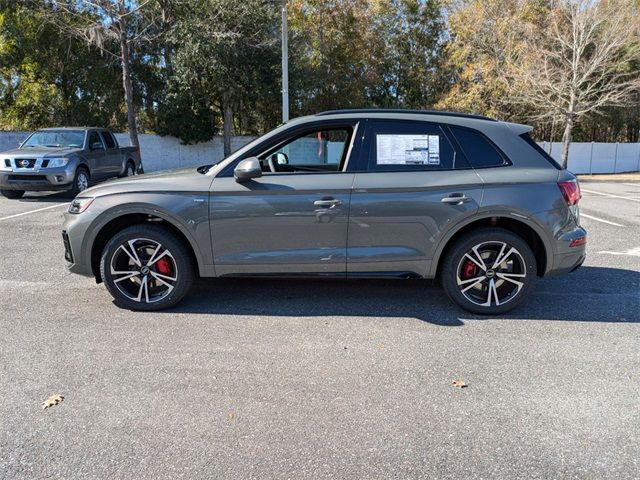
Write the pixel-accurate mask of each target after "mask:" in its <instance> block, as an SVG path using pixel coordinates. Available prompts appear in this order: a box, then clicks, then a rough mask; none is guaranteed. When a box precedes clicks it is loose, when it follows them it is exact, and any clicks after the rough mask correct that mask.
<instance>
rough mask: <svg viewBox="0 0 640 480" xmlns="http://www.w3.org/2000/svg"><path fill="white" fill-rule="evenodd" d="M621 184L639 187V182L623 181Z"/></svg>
mask: <svg viewBox="0 0 640 480" xmlns="http://www.w3.org/2000/svg"><path fill="white" fill-rule="evenodd" d="M623 185H629V186H630V187H640V183H623Z"/></svg>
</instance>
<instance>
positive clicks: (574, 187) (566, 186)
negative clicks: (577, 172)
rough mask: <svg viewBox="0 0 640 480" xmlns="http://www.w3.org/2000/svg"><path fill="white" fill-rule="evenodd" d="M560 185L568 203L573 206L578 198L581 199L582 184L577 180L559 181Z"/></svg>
mask: <svg viewBox="0 0 640 480" xmlns="http://www.w3.org/2000/svg"><path fill="white" fill-rule="evenodd" d="M558 187H559V188H560V191H561V192H562V196H563V197H564V199H565V200H566V202H567V205H569V206H571V205H575V204H576V203H578V200H580V185H579V184H578V182H577V180H571V181H569V182H558Z"/></svg>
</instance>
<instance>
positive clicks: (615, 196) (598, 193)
mask: <svg viewBox="0 0 640 480" xmlns="http://www.w3.org/2000/svg"><path fill="white" fill-rule="evenodd" d="M581 190H582V191H583V192H587V193H595V194H596V195H602V196H604V197H611V198H622V199H623V200H631V201H632V202H638V203H640V199H638V198H630V197H623V196H621V195H614V194H613V193H602V192H595V191H593V190H587V189H586V188H582V189H581Z"/></svg>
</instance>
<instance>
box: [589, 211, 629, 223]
mask: <svg viewBox="0 0 640 480" xmlns="http://www.w3.org/2000/svg"><path fill="white" fill-rule="evenodd" d="M580 216H581V217H585V218H589V219H591V220H595V221H596V222H602V223H608V224H609V225H613V226H614V227H624V225H620V224H619V223H616V222H610V221H609V220H605V219H604V218H598V217H594V216H592V215H587V214H586V213H584V212H580Z"/></svg>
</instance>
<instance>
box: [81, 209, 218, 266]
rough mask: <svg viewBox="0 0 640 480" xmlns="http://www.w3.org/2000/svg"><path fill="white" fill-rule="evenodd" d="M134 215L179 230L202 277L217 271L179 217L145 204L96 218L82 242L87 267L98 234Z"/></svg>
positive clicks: (208, 256)
mask: <svg viewBox="0 0 640 480" xmlns="http://www.w3.org/2000/svg"><path fill="white" fill-rule="evenodd" d="M132 214H142V215H153V216H154V217H158V218H161V219H162V220H165V221H166V222H168V223H170V224H171V225H173V226H174V227H175V228H177V229H178V230H179V231H180V233H182V235H184V237H185V238H186V239H187V241H188V242H189V246H190V247H191V250H192V251H193V253H194V255H195V257H196V261H197V263H198V271H199V272H200V275H202V276H213V275H214V274H215V269H214V266H213V259H212V257H211V254H210V253H208V252H202V251H201V250H200V248H199V246H198V242H197V241H196V239H195V237H194V235H193V232H192V231H191V229H190V228H188V227H187V226H186V225H185V224H184V223H183V222H182V220H181V219H180V218H179V217H176V216H175V215H173V214H171V213H170V212H167V211H164V210H160V209H158V207H157V206H154V205H150V204H145V203H130V204H126V205H124V206H123V205H118V206H115V207H112V208H109V209H107V210H105V211H104V212H103V213H101V214H100V215H99V216H98V217H96V218H95V219H94V220H93V221H92V222H91V224H90V226H89V227H88V229H87V232H90V233H89V234H88V235H85V237H84V238H83V240H82V247H81V251H82V252H83V256H84V258H85V261H86V262H87V263H86V264H87V265H91V251H92V249H93V245H94V243H95V240H96V238H97V236H98V234H99V233H100V232H101V231H102V229H103V228H104V227H105V226H106V225H107V224H108V223H109V222H111V221H113V220H116V219H117V218H119V217H122V216H125V215H132ZM210 243H211V242H209V244H210Z"/></svg>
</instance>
